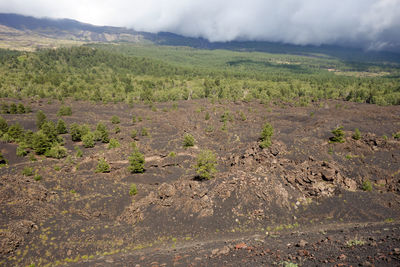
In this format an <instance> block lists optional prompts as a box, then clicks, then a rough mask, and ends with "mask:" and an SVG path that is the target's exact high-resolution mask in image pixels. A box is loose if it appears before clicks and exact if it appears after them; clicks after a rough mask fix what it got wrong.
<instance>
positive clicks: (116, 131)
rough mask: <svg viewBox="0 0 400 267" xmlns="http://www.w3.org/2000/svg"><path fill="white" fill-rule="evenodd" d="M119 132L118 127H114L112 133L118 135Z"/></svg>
mask: <svg viewBox="0 0 400 267" xmlns="http://www.w3.org/2000/svg"><path fill="white" fill-rule="evenodd" d="M120 132H121V129H120V128H119V127H118V126H116V127H115V128H114V133H116V134H118V133H120Z"/></svg>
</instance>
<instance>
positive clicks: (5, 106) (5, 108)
mask: <svg viewBox="0 0 400 267" xmlns="http://www.w3.org/2000/svg"><path fill="white" fill-rule="evenodd" d="M1 113H4V114H7V113H10V110H9V107H8V104H7V103H2V104H1Z"/></svg>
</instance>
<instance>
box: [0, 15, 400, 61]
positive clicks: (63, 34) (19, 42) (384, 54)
mask: <svg viewBox="0 0 400 267" xmlns="http://www.w3.org/2000/svg"><path fill="white" fill-rule="evenodd" d="M0 26H2V27H0V40H1V41H2V43H3V45H2V46H0V48H8V49H18V50H35V49H37V48H54V47H58V46H62V45H80V44H84V43H91V42H106V43H109V42H129V43H153V44H156V45H169V46H189V47H193V48H198V49H226V50H235V51H258V52H268V53H279V54H298V55H310V56H320V55H319V54H324V55H328V56H332V57H337V58H340V59H343V60H346V61H360V60H361V61H367V62H375V61H385V62H396V63H399V62H400V54H399V53H395V52H391V51H364V50H363V49H360V48H354V47H340V46H335V45H320V46H314V45H304V46H303V45H294V44H285V43H274V42H267V41H230V42H210V41H208V40H207V39H204V38H201V37H200V38H195V37H186V36H182V35H179V34H175V33H170V32H159V33H150V32H143V31H136V30H134V29H128V28H124V27H114V26H97V25H92V24H89V23H83V22H79V21H77V20H73V19H68V18H65V19H52V18H35V17H32V16H24V15H19V14H13V13H0ZM11 33H12V34H11ZM43 38H44V39H43Z"/></svg>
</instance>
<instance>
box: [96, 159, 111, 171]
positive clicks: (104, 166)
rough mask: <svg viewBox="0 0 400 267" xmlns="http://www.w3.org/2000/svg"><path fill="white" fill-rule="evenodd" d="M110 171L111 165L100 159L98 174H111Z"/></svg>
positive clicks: (97, 168)
mask: <svg viewBox="0 0 400 267" xmlns="http://www.w3.org/2000/svg"><path fill="white" fill-rule="evenodd" d="M110 170H111V167H110V164H108V163H107V161H106V160H105V159H104V158H101V159H99V162H98V164H97V167H96V172H100V173H106V172H110Z"/></svg>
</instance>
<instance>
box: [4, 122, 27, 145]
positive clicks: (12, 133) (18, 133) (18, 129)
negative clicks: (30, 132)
mask: <svg viewBox="0 0 400 267" xmlns="http://www.w3.org/2000/svg"><path fill="white" fill-rule="evenodd" d="M7 134H8V136H9V138H10V139H11V140H12V141H20V140H22V139H23V137H24V129H23V128H22V126H21V125H20V124H19V123H18V122H17V123H16V124H14V125H11V126H10V127H8V131H7Z"/></svg>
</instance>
